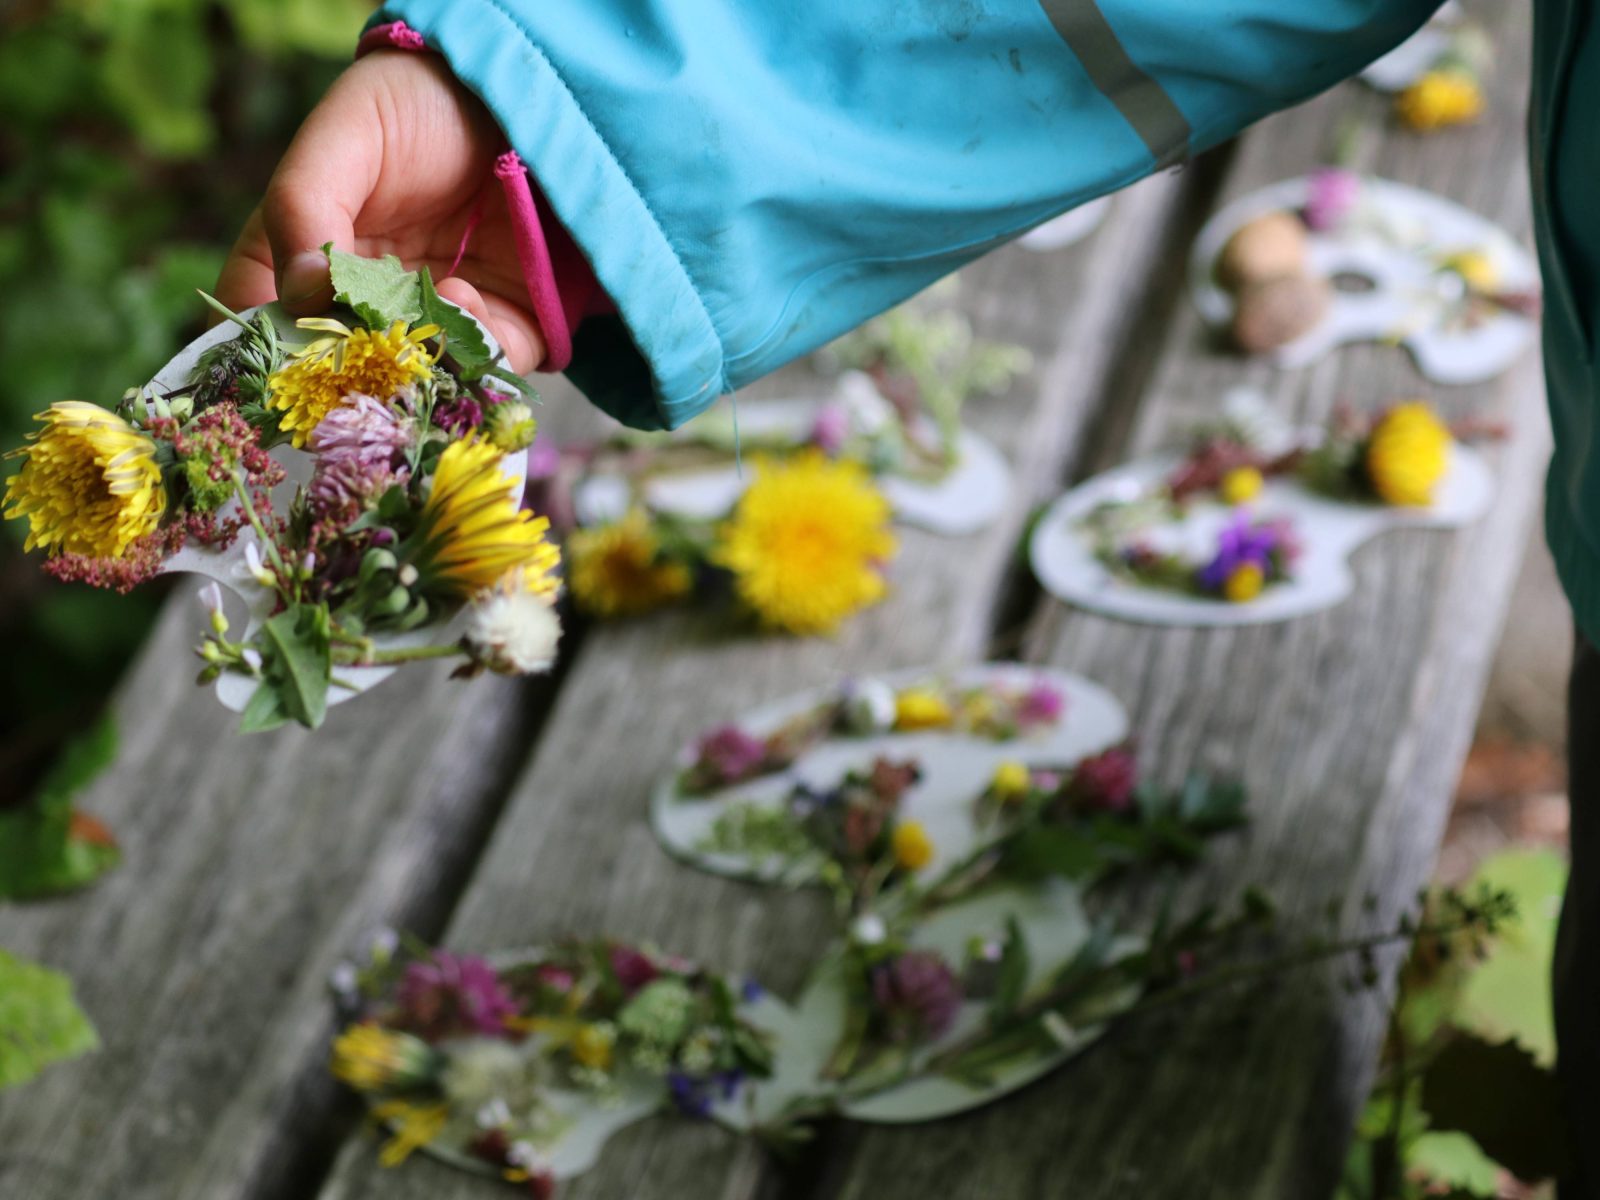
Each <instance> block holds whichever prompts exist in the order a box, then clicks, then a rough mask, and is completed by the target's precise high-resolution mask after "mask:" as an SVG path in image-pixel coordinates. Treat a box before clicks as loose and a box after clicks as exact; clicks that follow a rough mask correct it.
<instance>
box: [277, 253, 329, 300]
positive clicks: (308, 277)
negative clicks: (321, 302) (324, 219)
mask: <svg viewBox="0 0 1600 1200" xmlns="http://www.w3.org/2000/svg"><path fill="white" fill-rule="evenodd" d="M327 286H328V256H327V255H326V254H324V253H323V252H322V251H321V250H302V251H300V253H298V254H296V255H294V256H293V257H292V258H290V259H289V261H288V262H287V263H285V264H284V266H283V278H282V280H281V281H280V282H279V284H278V295H279V296H280V297H282V299H283V302H284V303H285V304H298V303H299V302H300V301H302V300H309V299H311V297H313V296H315V295H316V294H317V293H318V292H320V291H322V290H323V289H324V288H326V287H327Z"/></svg>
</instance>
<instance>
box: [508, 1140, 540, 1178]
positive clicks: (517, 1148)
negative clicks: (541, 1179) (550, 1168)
mask: <svg viewBox="0 0 1600 1200" xmlns="http://www.w3.org/2000/svg"><path fill="white" fill-rule="evenodd" d="M506 1161H507V1162H508V1163H510V1164H511V1165H512V1166H513V1167H521V1168H522V1169H523V1170H524V1171H527V1172H528V1173H529V1174H537V1173H538V1172H540V1171H543V1170H545V1169H546V1166H545V1160H544V1155H542V1154H540V1153H539V1151H538V1149H537V1148H536V1147H535V1146H534V1144H533V1143H532V1142H525V1141H522V1140H520V1139H519V1140H517V1141H515V1142H512V1143H511V1145H510V1146H509V1147H508V1148H507V1150H506Z"/></svg>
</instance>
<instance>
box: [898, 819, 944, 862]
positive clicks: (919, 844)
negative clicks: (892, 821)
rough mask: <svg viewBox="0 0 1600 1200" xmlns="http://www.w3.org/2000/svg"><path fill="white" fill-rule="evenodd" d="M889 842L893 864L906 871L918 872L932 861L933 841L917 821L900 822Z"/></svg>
mask: <svg viewBox="0 0 1600 1200" xmlns="http://www.w3.org/2000/svg"><path fill="white" fill-rule="evenodd" d="M889 841H890V846H891V848H892V849H893V851H894V861H895V863H896V864H897V865H898V866H900V867H901V868H903V869H905V870H907V871H920V870H922V868H923V867H925V866H927V865H928V864H929V863H931V862H932V861H933V839H932V838H930V837H929V836H928V831H927V830H926V829H924V828H923V827H922V824H921V822H919V821H901V822H900V823H899V824H898V825H896V826H895V827H894V833H893V834H892V835H891V836H890V839H889Z"/></svg>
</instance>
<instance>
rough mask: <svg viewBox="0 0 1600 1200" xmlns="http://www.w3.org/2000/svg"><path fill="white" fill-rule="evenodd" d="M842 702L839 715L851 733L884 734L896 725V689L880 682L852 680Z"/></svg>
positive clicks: (842, 696)
mask: <svg viewBox="0 0 1600 1200" xmlns="http://www.w3.org/2000/svg"><path fill="white" fill-rule="evenodd" d="M840 699H841V700H842V701H843V704H842V706H841V713H840V715H841V717H842V719H843V721H844V727H845V730H846V731H847V732H849V733H853V734H856V735H857V736H864V735H867V734H873V733H883V732H885V731H887V730H888V729H889V728H890V727H892V726H893V725H894V689H893V688H892V687H890V686H889V685H888V684H887V683H885V682H883V680H881V679H852V680H849V681H848V682H846V683H845V685H844V688H843V689H842V691H841V695H840Z"/></svg>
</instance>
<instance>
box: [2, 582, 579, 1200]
mask: <svg viewBox="0 0 1600 1200" xmlns="http://www.w3.org/2000/svg"><path fill="white" fill-rule="evenodd" d="M192 586H193V585H190V587H191V588H192ZM200 624H201V616H200V610H199V609H198V607H197V606H196V605H195V604H194V601H193V600H192V599H191V598H190V597H188V596H182V597H175V599H174V602H173V604H172V605H171V606H170V607H169V609H168V610H167V612H166V614H165V616H164V618H163V620H162V622H161V623H160V625H159V627H158V630H157V632H156V633H155V635H154V636H153V637H152V639H151V642H150V644H149V645H148V646H147V647H146V648H145V650H144V651H143V652H142V655H141V657H140V659H139V660H138V662H137V663H136V664H135V666H134V668H133V670H132V672H131V674H130V676H129V678H128V680H127V683H126V686H125V687H124V688H123V690H122V692H121V695H120V699H119V701H118V703H117V706H116V707H117V711H118V712H119V714H120V717H119V728H120V730H121V734H122V746H121V749H120V752H119V754H118V755H117V760H116V764H115V766H114V767H113V769H112V770H111V771H110V773H109V774H108V775H106V776H105V777H104V778H102V779H101V780H100V781H98V783H97V784H96V785H95V786H94V787H93V788H92V789H91V791H90V793H89V794H88V796H87V797H86V798H85V804H86V807H88V808H89V809H90V810H92V811H94V812H96V813H99V814H101V815H103V816H105V817H106V818H107V819H108V820H109V822H110V824H111V826H112V827H113V828H114V829H115V830H116V831H117V833H118V835H119V837H120V838H121V840H122V843H123V847H124V858H125V861H124V863H123V865H122V866H121V867H120V868H119V869H118V870H117V871H115V872H114V873H112V874H111V875H110V876H108V877H107V878H106V879H105V880H104V881H103V882H101V883H100V884H99V885H98V886H97V887H95V888H94V889H92V890H90V891H87V892H84V893H80V894H78V895H75V896H72V897H70V898H66V899H62V900H57V901H52V902H49V903H43V904H36V905H29V906H18V905H10V906H6V907H4V908H0V945H4V946H6V947H7V948H8V949H10V950H13V951H16V952H19V953H23V954H27V955H29V956H33V957H37V958H39V959H42V960H43V961H45V962H47V963H49V964H50V965H52V966H55V967H59V968H61V969H63V970H65V971H67V972H68V973H69V974H70V975H71V976H72V977H73V979H74V980H75V981H76V984H77V988H78V994H79V996H80V998H81V1000H82V1002H83V1004H84V1006H85V1007H86V1008H87V1010H88V1011H89V1013H90V1015H91V1016H92V1017H93V1019H94V1021H95V1023H96V1025H97V1026H98V1027H99V1029H100V1033H101V1037H102V1038H103V1040H104V1049H103V1050H101V1051H100V1052H99V1053H97V1054H93V1055H90V1056H88V1057H86V1058H83V1059H80V1060H77V1061H75V1062H72V1063H68V1064H64V1065H62V1066H59V1067H57V1068H54V1069H52V1070H51V1071H49V1072H46V1073H45V1074H44V1075H43V1076H42V1077H41V1078H40V1079H38V1080H37V1081H35V1082H33V1083H31V1084H29V1085H28V1086H27V1087H24V1088H20V1089H17V1090H15V1091H9V1092H6V1093H4V1094H3V1095H0V1195H5V1196H14V1197H22V1196H26V1197H28V1198H29V1200H56V1198H61V1200H66V1198H69V1197H71V1198H76V1197H83V1196H112V1195H116V1196H121V1197H141V1198H148V1200H172V1198H174V1197H179V1196H196V1197H213V1196H215V1197H222V1196H233V1195H239V1196H243V1195H268V1194H273V1193H274V1190H276V1191H277V1193H278V1194H283V1195H294V1194H304V1193H303V1191H300V1190H299V1189H298V1188H297V1187H295V1186H293V1183H292V1181H293V1178H294V1175H295V1173H296V1172H297V1171H299V1170H300V1169H301V1168H302V1166H303V1164H304V1161H305V1160H304V1157H303V1156H304V1154H305V1152H306V1148H307V1147H314V1146H315V1144H316V1141H317V1138H318V1137H319V1136H326V1134H325V1133H323V1132H322V1131H323V1130H325V1129H326V1127H327V1125H328V1121H329V1118H330V1116H331V1114H333V1113H334V1112H335V1111H336V1110H335V1104H336V1101H338V1100H339V1099H340V1097H339V1095H338V1092H337V1090H336V1089H335V1088H334V1087H332V1086H331V1084H330V1082H329V1081H328V1080H326V1078H325V1071H324V1070H323V1069H322V1065H321V1064H322V1061H323V1059H324V1058H325V1055H326V1052H327V1042H326V1039H327V1036H328V1026H329V1022H328V1020H327V1014H326V1000H325V997H324V995H323V981H324V980H325V979H326V977H327V972H328V971H329V970H330V969H331V968H332V967H333V965H334V964H335V963H336V962H337V961H338V959H339V957H340V956H341V955H342V954H345V953H347V952H348V949H349V947H350V946H351V945H352V944H353V943H354V942H355V941H356V940H357V939H358V938H359V937H360V935H361V933H362V931H364V930H371V929H373V928H375V927H377V926H378V925H380V924H406V925H415V926H419V927H421V928H424V929H429V928H436V927H437V926H438V925H439V924H440V923H441V922H442V916H443V911H444V907H443V906H444V905H445V904H446V903H447V902H448V900H449V899H450V898H451V897H453V895H454V894H455V892H456V891H457V890H458V889H459V887H460V885H461V881H462V879H463V878H464V876H465V874H466V873H467V870H468V868H469V866H470V864H471V862H472V860H473V859H474V857H475V856H476V854H477V851H478V849H479V847H480V845H481V843H482V841H483V839H484V837H485V836H486V833H487V829H488V826H489V824H490V823H491V822H492V820H493V817H494V815H495V812H496V809H497V806H498V804H499V802H500V801H501V800H503V799H504V795H505V784H506V782H507V780H508V778H509V775H510V772H511V771H512V769H513V768H514V767H515V766H516V763H517V761H518V760H519V758H520V756H521V754H522V751H523V749H524V741H525V736H526V734H527V731H528V728H529V726H530V712H531V709H530V707H529V705H530V702H531V701H533V700H535V699H537V695H538V693H537V691H535V692H528V691H526V690H524V689H522V688H519V687H518V686H516V685H514V684H510V683H508V682H506V681H503V680H488V681H482V682H479V683H476V684H474V685H473V686H471V687H465V688H463V687H460V686H459V685H456V684H452V683H449V682H447V680H446V678H445V670H444V669H443V668H438V669H431V670H430V673H429V674H428V675H426V676H421V677H417V676H414V677H413V678H414V684H413V687H416V688H417V690H415V691H412V690H410V689H407V688H406V687H404V686H402V685H399V684H396V683H390V684H387V685H384V686H382V687H380V688H378V689H377V690H376V691H374V692H373V693H372V695H371V696H368V697H365V698H363V699H362V700H360V701H359V702H356V703H353V704H349V705H345V706H341V707H339V708H336V709H335V710H333V712H332V713H331V714H330V716H329V719H328V722H327V724H326V726H325V727H324V728H323V730H322V731H321V732H320V733H318V734H316V735H315V736H313V735H310V734H307V733H306V732H304V731H300V730H286V731H282V732H279V733H274V734H270V735H257V736H254V737H248V738H247V737H242V736H239V735H236V734H235V733H234V732H233V728H234V726H235V725H236V723H237V717H236V716H235V715H234V714H232V713H228V712H226V711H224V710H223V709H222V708H221V707H220V706H219V705H218V704H217V703H216V700H215V699H214V697H213V696H212V695H211V694H210V692H209V690H205V691H202V690H201V689H199V688H196V687H195V686H194V683H193V672H194V669H195V668H194V666H193V661H194V660H193V659H192V657H190V655H189V649H190V647H191V646H192V645H193V644H194V642H195V641H196V639H197V636H198V635H197V630H198V629H199V627H200ZM545 690H546V691H547V690H548V689H545Z"/></svg>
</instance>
